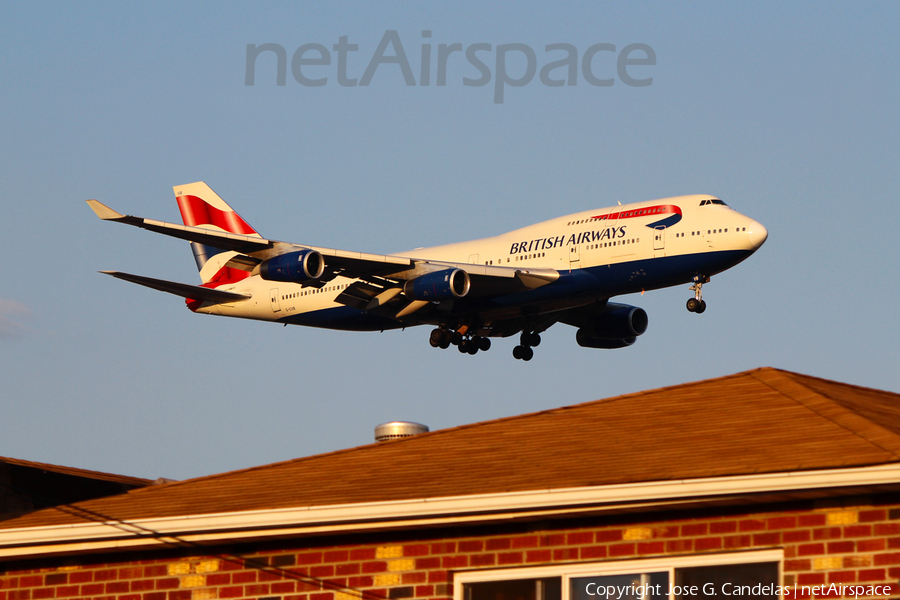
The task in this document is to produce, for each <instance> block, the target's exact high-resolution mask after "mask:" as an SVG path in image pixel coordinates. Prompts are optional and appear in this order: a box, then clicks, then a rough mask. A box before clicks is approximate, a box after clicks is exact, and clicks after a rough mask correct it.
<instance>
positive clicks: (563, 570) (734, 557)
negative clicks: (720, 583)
mask: <svg viewBox="0 0 900 600" xmlns="http://www.w3.org/2000/svg"><path fill="white" fill-rule="evenodd" d="M763 562H777V563H778V585H782V584H781V582H782V581H783V570H784V550H781V549H778V550H755V551H749V552H728V553H718V554H692V555H688V556H657V557H653V558H636V559H628V560H614V561H603V562H586V563H565V564H556V565H546V566H541V567H509V568H505V569H485V570H472V571H454V572H453V598H454V600H465V597H464V595H463V585H465V584H467V583H480V582H484V581H506V580H516V579H543V578H547V577H560V578H562V590H561V593H562V596H561V600H570V598H569V596H570V594H569V589H570V587H571V583H570V582H571V580H572V578H573V577H589V576H592V575H597V576H607V575H627V574H631V573H662V572H668V573H669V584H670V587H671V586H672V585H674V584H675V569H683V568H687V567H714V566H718V565H742V564H749V563H763ZM669 600H676V599H675V597H674V594H670V596H669Z"/></svg>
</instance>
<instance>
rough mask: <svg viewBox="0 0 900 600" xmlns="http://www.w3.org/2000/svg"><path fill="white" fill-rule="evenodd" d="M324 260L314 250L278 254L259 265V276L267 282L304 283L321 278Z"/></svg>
mask: <svg viewBox="0 0 900 600" xmlns="http://www.w3.org/2000/svg"><path fill="white" fill-rule="evenodd" d="M324 270H325V259H324V258H322V255H321V254H320V253H318V252H316V251H315V250H298V251H297V252H288V253H286V254H280V255H278V256H275V257H273V258H270V259H268V260H265V261H263V262H262V264H260V265H259V276H260V277H262V278H263V279H265V280H267V281H285V282H289V283H306V282H307V281H311V280H313V279H318V278H319V277H321V276H322V272H323V271H324Z"/></svg>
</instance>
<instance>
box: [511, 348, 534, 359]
mask: <svg viewBox="0 0 900 600" xmlns="http://www.w3.org/2000/svg"><path fill="white" fill-rule="evenodd" d="M513 358H515V359H517V360H524V361H529V360H531V359H532V358H534V350H532V349H531V348H529V347H528V346H516V347H515V348H513Z"/></svg>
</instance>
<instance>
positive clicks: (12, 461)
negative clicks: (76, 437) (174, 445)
mask: <svg viewBox="0 0 900 600" xmlns="http://www.w3.org/2000/svg"><path fill="white" fill-rule="evenodd" d="M0 463H6V464H8V465H15V466H17V467H25V468H28V469H35V470H36V471H47V472H48V473H59V474H61V475H71V476H73V477H81V478H83V479H94V480H97V481H110V482H113V483H121V484H124V485H127V486H134V487H144V486H147V485H150V484H151V483H153V481H151V480H150V479H143V478H141V477H131V476H130V475H116V474H113V473H103V472H101V471H90V470H88V469H79V468H77V467H64V466H62V465H51V464H47V463H39V462H34V461H31V460H22V459H20V458H9V457H6V456H0Z"/></svg>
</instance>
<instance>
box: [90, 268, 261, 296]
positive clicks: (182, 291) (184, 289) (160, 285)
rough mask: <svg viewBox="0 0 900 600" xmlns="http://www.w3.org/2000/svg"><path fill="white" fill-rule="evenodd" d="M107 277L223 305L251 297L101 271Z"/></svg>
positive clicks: (116, 272) (197, 286)
mask: <svg viewBox="0 0 900 600" xmlns="http://www.w3.org/2000/svg"><path fill="white" fill-rule="evenodd" d="M100 272H101V273H103V274H105V275H112V276H113V277H115V278H116V279H124V280H125V281H130V282H131V283H137V284H138V285H143V286H146V287H148V288H153V289H154V290H159V291H161V292H168V293H170V294H175V295H176V296H181V297H182V298H191V299H193V300H205V301H207V302H214V303H216V304H221V303H224V302H237V301H238V300H246V299H247V298H249V297H250V296H249V295H248V294H237V293H235V292H226V291H223V290H216V289H211V288H207V287H201V286H199V285H188V284H186V283H177V282H175V281H166V280H164V279H153V278H152V277H143V276H141V275H132V274H131V273H122V272H120V271H100Z"/></svg>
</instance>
